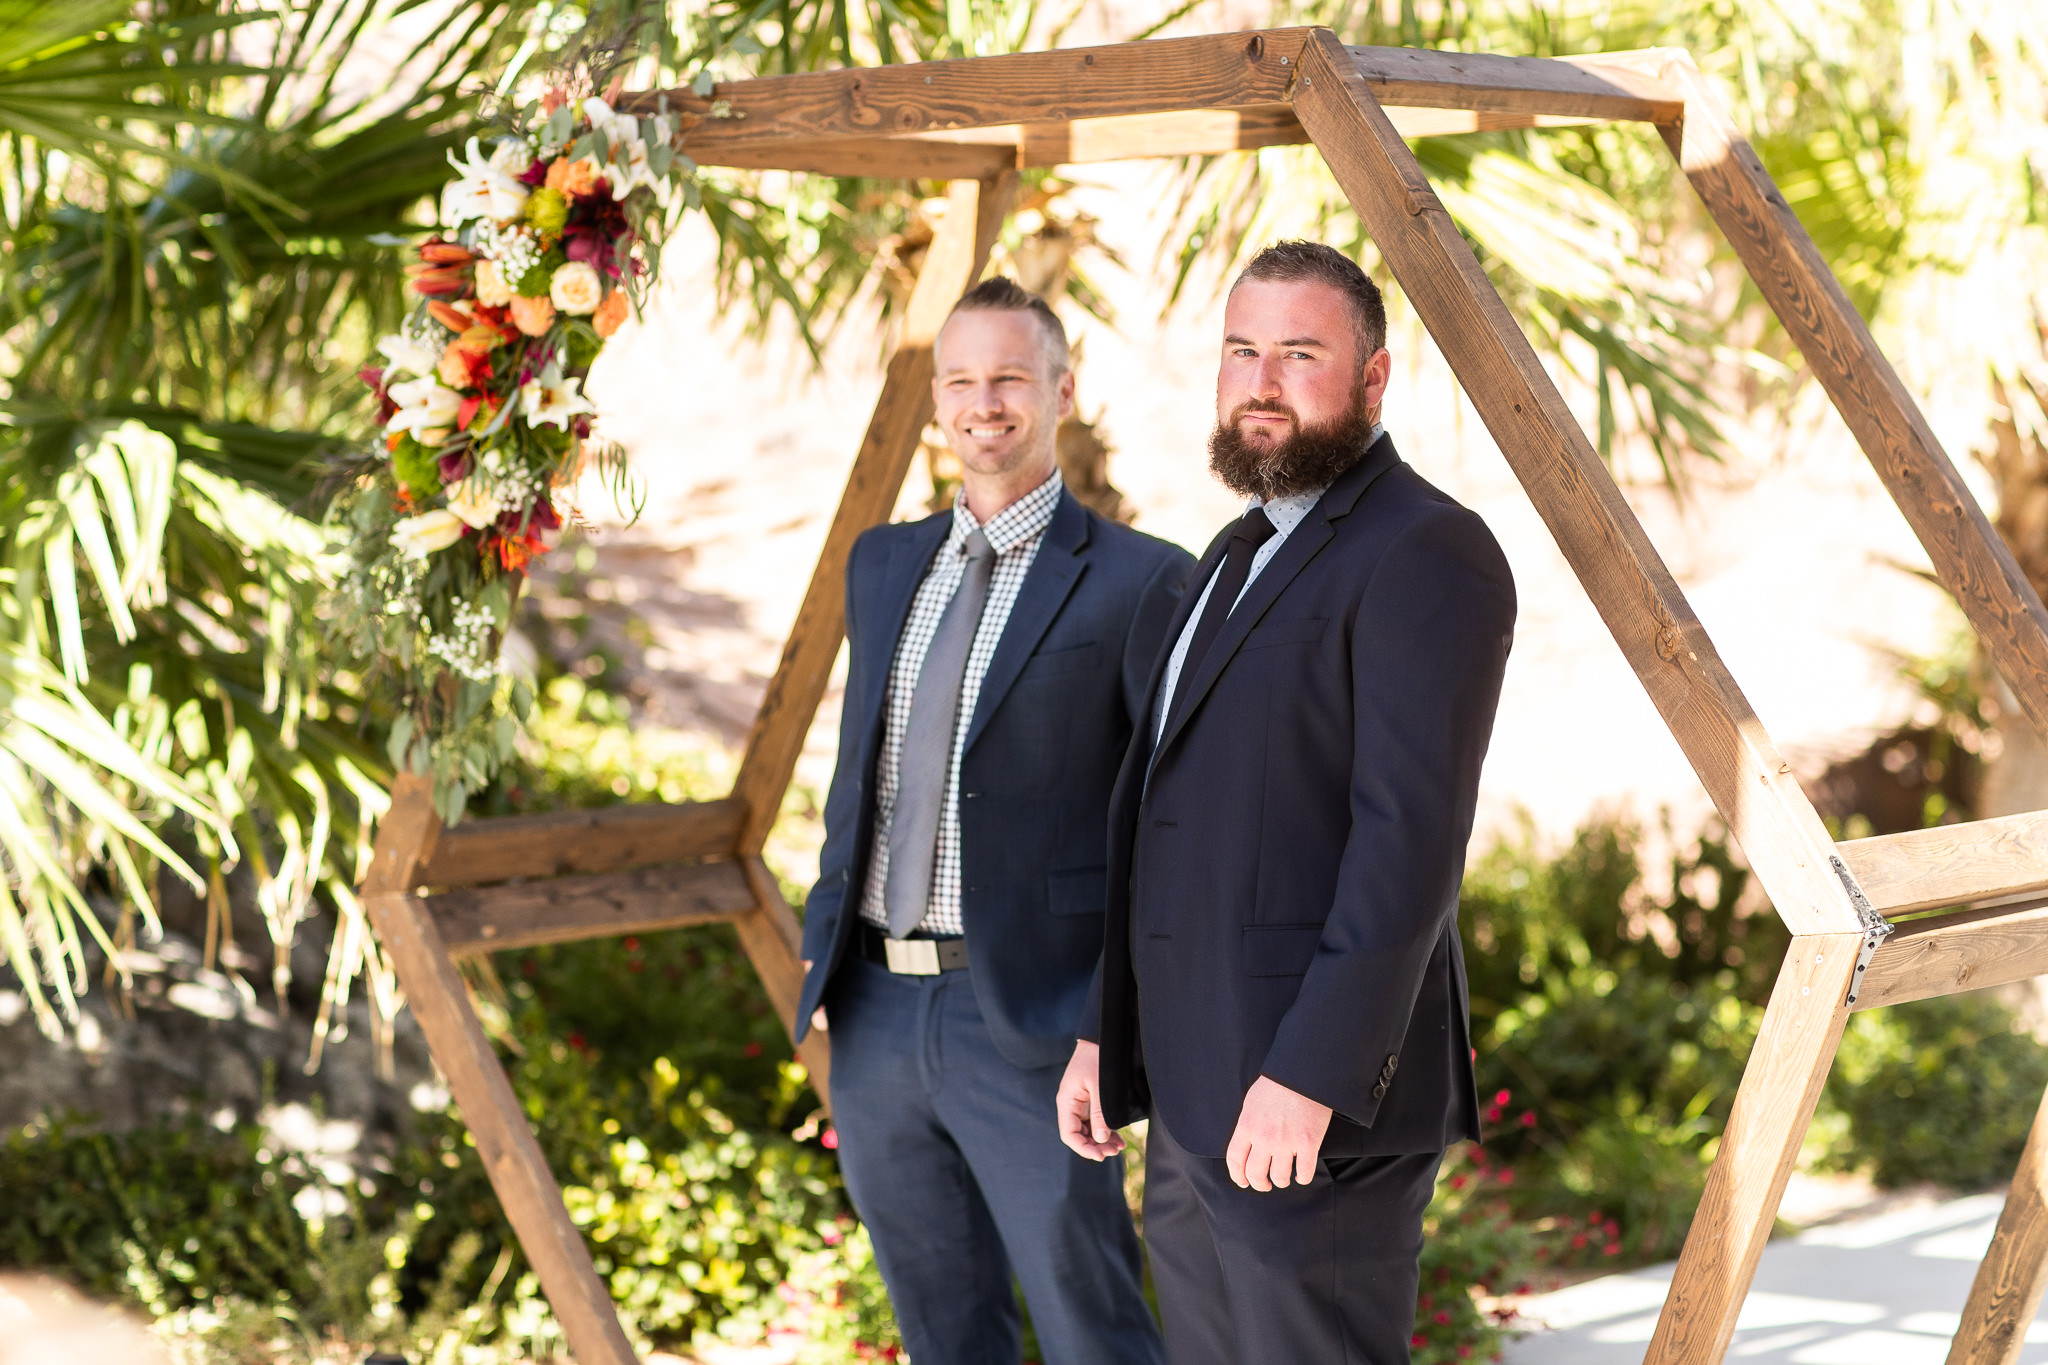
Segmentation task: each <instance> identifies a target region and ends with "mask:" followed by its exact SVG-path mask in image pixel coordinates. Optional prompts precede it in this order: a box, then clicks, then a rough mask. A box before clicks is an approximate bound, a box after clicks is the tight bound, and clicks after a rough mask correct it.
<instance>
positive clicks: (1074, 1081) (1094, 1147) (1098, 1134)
mask: <svg viewBox="0 0 2048 1365" xmlns="http://www.w3.org/2000/svg"><path fill="white" fill-rule="evenodd" d="M1101 1076H1102V1052H1101V1049H1100V1048H1098V1047H1096V1045H1095V1044H1093V1043H1091V1042H1089V1041H1088V1040H1087V1039H1086V1038H1083V1039H1081V1040H1079V1041H1078V1042H1076V1043H1075V1044H1074V1056H1073V1059H1072V1060H1071V1061H1069V1062H1068V1063H1067V1074H1066V1075H1065V1076H1062V1077H1061V1078H1060V1096H1059V1101H1058V1108H1059V1114H1060V1119H1059V1122H1060V1141H1061V1142H1064V1143H1066V1144H1067V1146H1069V1147H1071V1148H1073V1149H1074V1150H1075V1151H1076V1152H1078V1153H1080V1154H1081V1155H1082V1156H1085V1157H1087V1158H1088V1159H1089V1160H1090V1161H1100V1160H1102V1159H1103V1158H1104V1157H1112V1156H1115V1155H1116V1154H1117V1153H1118V1152H1121V1151H1122V1150H1123V1149H1124V1140H1123V1139H1122V1138H1120V1137H1118V1136H1117V1135H1116V1134H1115V1133H1114V1132H1112V1131H1111V1130H1110V1126H1109V1125H1108V1124H1107V1123H1105V1122H1103V1119H1102V1082H1101Z"/></svg>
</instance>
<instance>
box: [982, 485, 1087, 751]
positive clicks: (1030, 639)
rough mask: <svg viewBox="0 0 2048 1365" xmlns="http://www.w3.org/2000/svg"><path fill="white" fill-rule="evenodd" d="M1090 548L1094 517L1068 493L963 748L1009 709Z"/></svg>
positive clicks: (992, 664) (1014, 612)
mask: <svg viewBox="0 0 2048 1365" xmlns="http://www.w3.org/2000/svg"><path fill="white" fill-rule="evenodd" d="M1087 546H1088V513H1087V511H1086V510H1085V509H1084V508H1083V507H1082V506H1081V504H1080V503H1079V502H1077V501H1076V500H1075V498H1074V495H1073V494H1072V493H1070V492H1067V491H1065V490H1064V489H1062V490H1061V492H1060V500H1059V503H1058V505H1057V506H1055V507H1054V508H1053V513H1052V521H1051V522H1050V523H1049V524H1048V525H1047V526H1046V528H1045V539H1044V540H1042V541H1040V542H1039V545H1038V555H1037V557H1036V558H1034V559H1033V560H1032V561H1031V571H1030V572H1029V573H1027V574H1025V575H1024V583H1023V586H1022V587H1020V588H1019V589H1018V590H1017V600H1016V602H1015V603H1014V604H1013V605H1012V606H1011V608H1010V619H1009V620H1008V621H1007V622H1005V623H1004V625H1003V637H1002V639H1001V640H1000V641H998V642H997V644H996V652H995V657H994V658H992V659H990V660H989V662H988V672H987V673H986V674H985V675H983V677H982V680H981V693H980V695H979V697H977V698H976V700H975V703H974V715H973V717H972V719H971V720H970V722H969V724H968V727H967V742H966V744H965V746H963V748H972V747H973V745H974V741H975V740H976V739H978V738H979V737H980V736H981V732H982V730H983V729H985V728H987V726H988V720H989V717H990V716H993V715H994V714H995V713H996V708H997V707H998V706H1001V705H1002V704H1003V698H1004V697H1005V696H1007V695H1008V694H1009V691H1010V688H1011V686H1012V685H1013V684H1014V683H1015V682H1016V681H1017V675H1018V674H1020V673H1022V672H1023V671H1024V665H1025V664H1026V663H1028V662H1029V661H1030V659H1031V654H1032V651H1033V650H1035V649H1037V648H1038V642H1039V641H1040V640H1041V639H1043V638H1044V637H1045V632H1046V630H1047V629H1048V628H1049V627H1050V626H1051V625H1052V623H1053V621H1054V619H1055V618H1057V617H1058V616H1059V614H1060V608H1061V607H1064V606H1065V605H1066V604H1067V598H1068V596H1069V595H1071V594H1072V592H1073V591H1074V585H1075V584H1076V583H1078V582H1080V581H1081V575H1082V574H1083V573H1084V572H1086V570H1087V568H1088V560H1087V557H1086V555H1085V554H1084V551H1085V550H1086V549H1087Z"/></svg>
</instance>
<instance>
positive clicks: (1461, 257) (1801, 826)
mask: <svg viewBox="0 0 2048 1365" xmlns="http://www.w3.org/2000/svg"><path fill="white" fill-rule="evenodd" d="M1301 65H1302V80H1301V87H1300V89H1299V90H1298V91H1297V93H1296V95H1295V101H1294V108H1295V113H1296V115H1297V116H1298V117H1299V118H1300V119H1301V122H1302V126H1303V127H1305V128H1307V129H1308V131H1309V133H1310V134H1311V135H1312V136H1313V137H1314V138H1315V142H1316V145H1317V147H1319V148H1320V149H1321V150H1322V153H1323V157H1324V159H1325V160H1326V161H1327V162H1328V163H1329V166H1330V169H1331V171H1332V172H1333V173H1334V174H1335V176H1336V178H1337V183H1338V184H1339V185H1340V186H1342V187H1343V189H1344V193H1345V195H1346V196H1347V197H1348V198H1349V199H1350V201H1351V203H1352V205H1353V207H1354V208H1356V209H1357V211H1358V215H1359V219H1360V221H1362V222H1363V223H1364V224H1365V225H1366V227H1367V230H1368V231H1369V232H1370V233H1371V234H1372V238H1373V243H1374V245H1375V246H1377V247H1378V248H1379V251H1380V254H1381V256H1382V258H1383V259H1385V261H1386V262H1387V264H1388V266H1389V267H1390V268H1391V269H1392V270H1393V272H1394V276H1395V278H1396V279H1398V280H1399V281H1400V283H1401V287H1402V289H1403V291H1404V292H1405V293H1406V294H1407V297H1408V300H1409V302H1410V303H1411V304H1413V305H1414V307H1415V310H1416V312H1417V313H1418V314H1419V315H1420V316H1421V318H1422V320H1423V322H1424V323H1425V324H1426V325H1427V326H1428V328H1429V331H1430V335H1431V336H1432V337H1433V338H1435V340H1436V343H1437V345H1438V346H1439V347H1440V348H1441V349H1442V351H1443V353H1444V357H1445V358H1446V359H1447V360H1448V361H1449V362H1450V364H1451V368H1452V370H1453V372H1454V373H1456V375H1457V377H1458V380H1459V382H1460V383H1461V384H1463V386H1464V388H1465V391H1466V393H1467V394H1469V395H1470V396H1471V399H1472V403H1473V405H1474V406H1475V407H1476V408H1477V409H1478V410H1479V414H1480V416H1481V418H1482V419H1483V420H1484V421H1485V422H1486V426H1487V429H1488V430H1489V431H1491V432H1492V433H1493V438H1494V440H1495V441H1496V442H1497V443H1498V444H1499V446H1500V449H1501V453H1502V454H1504V455H1505V456H1506V457H1507V459H1508V463H1509V464H1510V465H1511V466H1512V467H1513V468H1514V471H1515V474H1516V476H1517V477H1518V478H1520V480H1521V482H1522V486H1523V488H1525V489H1526V490H1527V491H1528V494H1529V498H1530V501H1532V502H1533V503H1534V504H1535V506H1536V509H1537V511H1538V512H1539V513H1541V514H1542V516H1543V519H1544V521H1545V522H1546V524H1548V526H1549V527H1550V532H1551V534H1552V536H1554V537H1555V538H1556V540H1557V544H1558V548H1559V549H1561V550H1562V551H1563V552H1564V556H1565V558H1566V560H1567V561H1569V562H1570V564H1571V566H1572V568H1573V570H1574V571H1575V572H1576V573H1577V574H1578V577H1579V581H1580V583H1581V584H1583V585H1584V587H1585V589H1586V594H1587V596H1588V597H1590V598H1591V599H1592V601H1593V604H1594V606H1595V607H1596V608H1598V610H1599V612H1600V614H1601V617H1602V618H1603V619H1604V620H1605V621H1606V623H1607V628H1608V629H1609V630H1610V631H1612V632H1613V634H1614V638H1615V641H1616V642H1617V643H1618V644H1619V645H1620V646H1621V652H1622V654H1623V655H1624V656H1626V657H1627V659H1628V661H1629V664H1630V666H1631V667H1632V668H1634V669H1635V672H1636V676H1637V677H1638V678H1640V679H1641V680H1642V683H1643V686H1644V688H1645V689H1646V690H1647V691H1648V692H1649V694H1650V699H1651V701H1653V702H1654V703H1655V704H1656V706H1657V709H1658V710H1659V711H1660V712H1661V713H1662V714H1663V716H1664V720H1665V723H1666V724H1667V725H1669V726H1670V727H1671V732H1672V734H1673V736H1674V737H1676V739H1677V740H1678V743H1679V746H1680V747H1681V748H1682V749H1683V750H1684V751H1685V754H1686V757H1687V758H1688V759H1689V760H1691V762H1692V765H1693V769H1694V771H1696V772H1697V773H1698V774H1699V776H1700V780H1701V782H1703V783H1704V784H1705V785H1706V788H1707V792H1708V794H1709V795H1711V796H1712V797H1713V799H1714V804H1715V805H1716V806H1718V807H1719V808H1720V810H1721V813H1722V815H1723V816H1724V817H1725V818H1726V819H1727V821H1728V824H1729V827H1730V829H1731V830H1732V831H1733V832H1734V834H1735V836H1736V837H1737V838H1738V839H1739V840H1740V841H1741V844H1742V848H1743V851H1744V853H1745V854H1746V855H1747V857H1748V858H1749V861H1750V865H1751V866H1752V867H1753V868H1754V869H1755V871H1756V874H1757V877H1758V879H1759V880H1760V881H1761V882H1762V883H1763V885H1764V888H1765V889H1766V890H1767V891H1768V892H1769V893H1770V895H1771V899H1772V902H1773V904H1774V905H1775V906H1776V907H1777V910H1778V913H1779V914H1780V915H1781V916H1783V917H1784V919H1785V922H1786V923H1787V924H1788V925H1790V926H1791V928H1792V929H1793V931H1794V932H1795V933H1813V932H1825V931H1829V930H1833V931H1846V930H1849V929H1853V928H1855V927H1857V923H1858V922H1857V919H1856V916H1855V912H1854V910H1853V909H1852V907H1851V906H1850V903H1849V899H1848V896H1847V894H1846V893H1845V892H1844V890H1843V888H1842V885H1841V883H1840V881H1839V880H1838V879H1837V878H1836V877H1835V874H1834V871H1833V868H1832V866H1831V865H1830V863H1829V858H1830V857H1831V856H1832V855H1833V852H1834V844H1833V841H1832V840H1830V839H1829V838H1828V833H1827V830H1826V828H1825V827H1824V826H1823V825H1822V824H1821V822H1820V817H1819V816H1818V815H1816V814H1815V813H1814V810H1813V806H1812V804H1811V803H1810V802H1809V801H1808V800H1807V799H1806V795H1805V793H1804V792H1802V791H1801V790H1800V788H1799V783H1798V780H1797V779H1796V778H1794V777H1793V775H1792V769H1791V766H1790V765H1789V764H1787V763H1785V762H1784V760H1783V759H1782V757H1781V756H1780V755H1779V753H1778V751H1777V748H1776V747H1775V746H1774V745H1773V744H1772V742H1771V739H1770V736H1769V735H1768V734H1766V733H1765V732H1764V728H1763V725H1762V723H1761V722H1760V721H1758V719H1757V718H1756V715H1755V713H1754V712H1753V711H1752V710H1751V709H1750V706H1749V702H1748V701H1747V700H1746V699H1745V698H1744V697H1743V695H1742V691H1741V689H1740V688H1739V687H1737V686H1736V684H1735V680H1734V678H1733V677H1731V676H1730V675H1729V673H1728V670H1727V668H1726V667H1725V666H1724V665H1723V664H1722V662H1721V659H1720V657H1719V655H1718V654H1716V653H1715V650H1714V646H1713V642H1712V641H1710V640H1709V639H1708V638H1707V634H1706V631H1705V629H1704V628H1703V627H1702V626H1701V625H1700V622H1699V620H1698V618H1697V617H1696V616H1695V615H1694V614H1693V610H1692V606H1691V604H1690V603H1688V602H1687V601H1686V600H1685V594H1684V593H1683V592H1681V591H1680V590H1679V587H1678V583H1677V581H1676V580H1675V579H1673V578H1672V576H1671V572H1670V570H1669V569H1668V568H1666V567H1665V564H1664V561H1663V559H1662V558H1661V557H1659V555H1658V554H1657V550H1656V547H1655V546H1653V545H1652V544H1651V543H1650V540H1649V537H1648V535H1646V534H1645V533H1644V531H1643V528H1642V525H1641V523H1640V522H1638V521H1637V520H1636V517H1635V514H1634V513H1633V512H1631V511H1630V510H1629V507H1628V504H1627V502H1626V501H1624V500H1623V498H1622V496H1621V491H1620V490H1619V489H1618V488H1616V487H1615V485H1614V479H1613V478H1612V476H1611V475H1609V473H1608V472H1607V468H1606V466H1605V465H1603V464H1602V463H1601V462H1600V458H1599V456H1598V455H1596V454H1595V453H1594V451H1593V447H1592V444H1591V443H1590V442H1589V441H1588V440H1587V439H1586V434H1585V432H1583V431H1582V430H1580V428H1579V425H1578V423H1577V421H1576V420H1575V419H1574V418H1573V416H1572V414H1571V411H1570V410H1569V409H1568V408H1567V407H1566V406H1565V403H1564V399H1563V398H1562V397H1560V396H1559V394H1558V392H1557V388H1556V386H1555V385H1554V384H1553V383H1552V382H1551V380H1550V377H1549V375H1548V374H1547V373H1546V372H1545V371H1544V369H1543V366H1542V363H1541V362H1540V361H1539V360H1538V359H1537V357H1536V353H1535V351H1534V350H1533V349H1532V348H1531V347H1530V345H1529V341H1528V338H1527V337H1525V336H1524V335H1523V334H1522V331H1521V329H1520V328H1519V327H1518V326H1517V325H1516V324H1515V320H1514V318H1513V317H1512V316H1510V315H1509V313H1508V310H1507V306H1506V305H1505V304H1503V303H1502V302H1501V299H1500V296H1499V295H1498V294H1497V293H1495V292H1494V289H1493V285H1492V284H1491V282H1489V281H1488V279H1487V278H1486V274H1485V272H1484V271H1483V270H1482V269H1481V268H1480V266H1479V262H1478V261H1477V260H1476V259H1474V257H1473V255H1472V251H1471V248H1470V247H1469V246H1467V245H1466V243H1465V241H1464V239H1463V237H1462V236H1460V235H1459V232H1458V228H1457V225H1456V224H1455V223H1454V222H1453V221H1452V220H1451V216H1450V214H1449V213H1447V212H1446V211H1445V210H1444V207H1443V204H1442V202H1441V201H1440V200H1439V199H1438V198H1437V196H1436V193H1435V192H1434V191H1433V190H1432V189H1431V188H1430V185H1429V181H1428V179H1427V177H1426V176H1424V174H1423V172H1422V168H1421V167H1420V166H1418V165H1417V164H1416V162H1415V158H1414V156H1413V155H1412V154H1411V153H1410V152H1409V150H1408V147H1407V144H1406V143H1404V142H1403V141H1402V140H1401V137H1400V134H1399V133H1398V132H1396V131H1395V129H1394V127H1393V125H1392V124H1391V123H1390V122H1388V120H1387V117H1386V115H1385V114H1384V113H1383V112H1382V111H1381V110H1380V108H1379V106H1378V104H1376V103H1375V102H1374V100H1373V96H1372V92H1371V91H1370V90H1369V89H1368V88H1367V87H1366V84H1365V82H1364V79H1363V78H1362V77H1361V76H1360V75H1359V73H1358V71H1357V69H1356V67H1355V65H1354V64H1353V62H1352V61H1351V59H1350V57H1349V55H1348V54H1347V53H1346V51H1345V49H1344V48H1343V47H1342V46H1341V45H1339V44H1338V43H1337V42H1336V40H1335V39H1334V38H1332V37H1331V36H1330V35H1328V34H1327V33H1321V32H1319V33H1317V34H1316V35H1315V37H1314V38H1313V39H1312V40H1311V41H1310V42H1309V43H1308V44H1307V46H1306V47H1305V49H1304V51H1303V56H1302V63H1301Z"/></svg>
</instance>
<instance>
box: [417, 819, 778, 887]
mask: <svg viewBox="0 0 2048 1365" xmlns="http://www.w3.org/2000/svg"><path fill="white" fill-rule="evenodd" d="M745 815H746V811H745V809H744V808H743V807H742V806H741V804H740V803H739V802H738V801H735V800H733V799H732V798H731V797H722V798H720V799H719V800H716V801H685V802H679V803H676V804H673V805H671V804H666V803H647V804H644V805H634V806H600V807H598V808H597V809H595V810H564V811H551V812H549V813H548V814H545V815H510V816H504V817H501V818H499V819H495V820H468V821H465V822H463V823H462V824H460V825H457V826H456V827H455V828H454V829H451V830H447V831H445V832H444V833H443V834H442V835H441V838H440V841H439V842H438V843H437V844H436V845H435V846H434V849H433V853H432V856H431V857H428V858H427V859H426V860H425V862H424V864H423V865H422V866H421V868H420V870H419V875H418V877H417V878H416V879H415V881H414V885H415V886H446V887H457V886H476V885H479V884H481V883H484V882H503V881H510V880H512V879H513V878H515V877H560V876H565V875H567V874H569V873H571V872H617V871H623V870H624V869H627V868H633V867H650V866H653V865H654V864H657V863H676V862H682V861H684V860H686V859H690V858H703V857H707V856H710V855H713V854H720V853H727V852H730V851H731V849H732V842H733V839H734V838H735V837H736V836H737V835H738V834H739V829H740V824H741V822H742V820H743V818H744V817H745ZM387 889H388V890H394V891H410V890H412V889H413V887H411V886H405V887H389V888H387Z"/></svg>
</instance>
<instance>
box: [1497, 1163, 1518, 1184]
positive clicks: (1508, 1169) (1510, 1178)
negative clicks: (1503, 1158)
mask: <svg viewBox="0 0 2048 1365" xmlns="http://www.w3.org/2000/svg"><path fill="white" fill-rule="evenodd" d="M1500 1183H1501V1184H1503V1185H1512V1184H1514V1183H1515V1171H1514V1168H1513V1167H1512V1166H1503V1167H1501V1168H1500Z"/></svg>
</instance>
